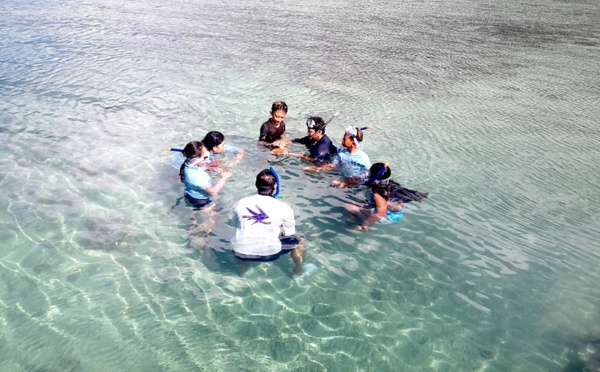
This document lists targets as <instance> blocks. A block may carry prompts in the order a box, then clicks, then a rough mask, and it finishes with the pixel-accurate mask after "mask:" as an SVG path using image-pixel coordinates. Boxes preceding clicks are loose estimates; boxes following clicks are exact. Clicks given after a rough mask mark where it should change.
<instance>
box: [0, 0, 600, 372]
mask: <svg viewBox="0 0 600 372" xmlns="http://www.w3.org/2000/svg"><path fill="white" fill-rule="evenodd" d="M599 13H600V10H599V8H598V5H597V4H596V3H594V2H591V1H590V2H586V1H582V2H544V1H538V2H536V3H534V4H524V3H519V2H511V3H503V4H496V3H492V2H473V3H468V2H453V3H442V2H425V3H423V2H415V3H411V2H406V3H401V4H394V3H391V2H378V3H374V2H372V3H364V2H360V3H353V2H344V3H333V2H324V3H310V2H299V3H298V2H294V3H290V2H279V3H271V4H262V3H259V2H246V3H244V4H243V5H240V4H235V3H227V2H226V3H222V2H200V1H198V2H192V3H190V2H179V3H170V4H162V3H153V2H150V1H145V2H139V3H135V4H128V3H120V2H103V3H102V4H96V3H95V2H79V3H75V2H68V1H50V2H43V3H42V2H35V1H34V2H29V3H25V4H23V3H21V2H12V1H8V2H3V3H2V5H0V94H1V95H2V99H1V100H0V153H1V154H2V156H1V157H0V170H1V172H0V174H1V176H0V190H1V194H0V196H1V198H0V206H1V208H0V227H1V228H0V238H2V239H1V241H2V242H3V243H2V249H1V250H0V253H1V254H0V275H1V278H2V279H1V280H0V321H1V322H0V324H1V326H0V335H1V340H2V342H0V366H1V369H2V370H7V371H8V370H10V371H28V370H40V369H46V370H57V371H58V370H60V371H68V370H71V371H79V370H85V371H94V370H97V371H105V370H144V371H168V370H177V371H179V370H223V371H229V370H315V371H318V370H332V371H334V370H343V371H351V370H369V371H382V370H390V371H396V370H440V371H444V370H522V371H531V370H556V371H561V370H577V368H579V367H580V366H581V365H582V364H581V363H583V362H582V361H581V360H578V358H579V359H588V360H590V359H593V358H594V356H593V355H592V354H593V353H592V352H591V351H590V350H593V348H594V342H593V339H594V338H596V339H597V338H598V337H600V327H599V326H598V324H600V323H599V319H598V313H599V312H598V308H599V307H600V301H599V300H598V298H599V296H598V294H599V290H598V285H597V283H598V279H599V276H600V275H599V274H600V273H599V271H598V267H599V266H598V264H599V261H600V255H599V253H598V248H599V246H598V243H597V242H598V240H599V238H600V236H599V235H600V233H599V229H598V225H599V218H600V217H599V215H600V214H599V211H600V197H599V196H598V185H599V184H600V182H599V176H598V174H600V173H599V171H600V169H599V168H600V166H599V164H600V162H599V160H600V151H599V150H598V148H600V146H599V144H600V129H599V128H598V120H597V118H598V117H599V114H600V112H599V111H600V110H599V109H598V107H599V105H598V101H599V99H598V97H599V96H600V89H599V88H598V87H599V86H600V84H599V81H598V76H599V68H598V63H597V61H598V57H599V55H600V52H599V45H600V44H599V43H600V41H599V35H600V30H599V28H598V25H597V19H598V15H599ZM276 99H284V100H285V101H286V102H287V103H288V104H289V105H290V112H289V114H288V117H287V119H286V123H288V127H289V133H290V134H291V135H300V134H301V133H302V132H303V129H304V126H303V122H304V119H305V118H306V117H307V116H308V115H310V114H319V115H322V116H325V117H327V116H329V115H331V114H333V113H334V112H336V111H339V112H340V113H341V114H340V116H339V118H338V119H336V121H334V122H332V124H331V125H330V127H329V128H328V133H329V134H330V135H331V137H332V138H334V139H335V140H337V142H338V143H339V138H340V137H341V135H342V132H343V128H344V126H345V125H346V124H347V123H360V124H368V125H371V126H373V127H375V129H374V130H373V131H370V132H368V133H367V135H366V139H365V141H364V142H363V143H364V144H363V149H364V150H365V151H366V152H367V153H368V154H369V155H370V157H371V159H372V160H374V161H383V160H387V161H389V162H390V164H391V166H392V169H393V172H394V173H393V175H394V178H395V179H396V180H398V181H400V182H401V183H403V184H405V185H407V186H413V187H415V188H418V189H422V190H425V191H429V192H430V193H431V196H430V199H428V200H427V201H426V202H425V203H421V204H415V205H410V206H409V208H408V210H407V212H406V214H405V219H404V221H403V222H402V223H401V224H400V225H398V226H393V227H390V226H387V227H385V226H384V227H376V228H373V229H372V230H371V231H369V232H368V233H366V234H365V233H359V232H354V231H350V230H347V229H345V228H344V222H343V219H344V217H343V213H342V206H343V205H344V203H345V202H346V201H347V200H349V199H356V200H359V199H357V198H360V197H361V195H360V193H357V194H352V193H350V194H347V193H345V192H343V191H340V190H336V189H332V188H329V187H328V185H329V182H330V181H331V179H332V177H333V176H331V175H326V174H316V175H315V174H309V173H307V172H305V171H304V170H303V166H304V164H302V163H300V162H297V161H295V160H292V159H275V158H274V157H271V156H269V155H267V154H266V153H264V152H263V151H261V150H260V149H258V148H257V147H256V144H255V139H256V137H257V135H258V129H259V126H260V123H262V122H263V121H264V120H265V119H266V118H267V117H268V109H269V107H270V103H271V102H272V101H273V100H276ZM208 130H220V131H222V132H224V133H225V134H226V135H227V136H228V140H229V142H230V143H232V144H236V145H239V146H241V147H244V148H246V151H247V155H246V157H245V159H244V161H243V162H242V163H241V164H240V166H239V167H237V168H236V169H235V171H234V177H233V178H232V180H231V182H230V183H229V184H228V186H227V187H226V189H225V192H224V193H223V195H221V196H220V197H219V204H220V208H221V210H222V213H221V216H222V218H221V220H220V224H219V226H218V228H216V229H215V231H214V232H213V235H212V236H211V237H210V239H209V240H208V245H209V246H210V249H206V250H204V251H201V252H199V251H196V250H194V249H192V248H191V247H190V246H189V237H188V234H187V221H188V217H189V211H188V210H187V209H185V208H183V207H175V208H174V209H173V210H171V206H172V205H174V204H175V203H176V200H177V198H179V197H180V196H181V193H182V187H181V184H180V183H179V182H178V181H177V179H176V172H175V171H174V169H173V168H172V167H171V165H170V161H171V157H172V156H171V155H170V154H168V153H167V152H166V151H165V149H166V148H167V147H170V146H182V145H184V144H185V143H186V142H187V141H189V140H192V139H200V138H201V137H202V136H203V135H204V134H205V133H206V132H207V131H208ZM269 165H274V166H276V167H277V168H278V169H279V170H280V173H281V176H282V178H283V180H284V184H283V190H282V196H281V197H282V199H283V200H285V201H286V202H289V203H290V204H292V205H293V206H294V208H295V210H296V216H297V222H298V229H299V230H301V231H302V232H304V234H305V235H306V236H307V238H308V239H309V245H308V248H309V250H310V251H309V254H308V256H307V259H308V260H309V261H311V262H313V263H316V264H317V265H318V266H319V271H318V272H317V273H316V274H315V275H313V276H312V277H309V278H308V279H307V280H306V281H305V282H303V283H295V282H293V281H292V280H290V270H291V263H290V262H288V261H287V260H285V259H284V260H280V261H278V262H275V263H273V264H266V265H261V266H259V267H257V268H255V269H254V271H253V272H252V273H251V274H250V275H249V277H248V278H245V279H242V278H239V277H238V276H237V272H236V268H235V265H234V264H233V262H232V260H231V256H230V254H229V252H228V244H227V241H228V240H229V239H230V237H231V236H232V234H233V227H232V224H231V221H230V212H229V211H230V210H231V207H232V206H233V204H234V203H235V201H236V200H238V199H239V198H241V197H243V196H246V195H249V194H252V193H253V192H254V189H253V187H252V183H253V178H254V176H255V174H256V173H257V171H259V170H260V169H263V168H266V167H268V166H269ZM590 339H592V341H590ZM590 345H591V346H590ZM596 346H597V345H596ZM596 358H597V354H596ZM596 363H597V359H596ZM595 366H597V364H595ZM579 369H581V368H579Z"/></svg>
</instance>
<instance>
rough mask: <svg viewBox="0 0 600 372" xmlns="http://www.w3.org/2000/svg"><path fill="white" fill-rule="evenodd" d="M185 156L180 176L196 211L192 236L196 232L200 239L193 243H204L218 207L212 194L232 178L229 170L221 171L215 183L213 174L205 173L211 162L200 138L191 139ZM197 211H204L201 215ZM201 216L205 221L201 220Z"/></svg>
mask: <svg viewBox="0 0 600 372" xmlns="http://www.w3.org/2000/svg"><path fill="white" fill-rule="evenodd" d="M183 155H184V157H185V158H186V160H185V161H184V163H183V164H182V165H181V168H180V169H179V177H180V179H181V182H183V184H184V185H185V188H184V198H185V202H186V204H187V205H188V206H191V207H192V208H193V210H194V212H193V213H192V218H191V220H192V221H193V222H192V227H191V229H190V235H192V236H194V235H196V237H197V238H200V240H198V239H196V240H198V241H196V242H195V243H194V245H195V246H196V247H199V246H201V245H202V244H203V237H204V236H206V235H208V234H209V233H210V232H211V231H212V229H213V227H214V225H215V218H214V217H215V216H214V214H215V210H214V204H213V196H215V195H217V194H218V193H219V192H220V191H221V189H222V188H223V186H225V182H226V181H227V179H228V178H229V177H231V173H230V172H225V171H223V172H221V179H220V180H219V182H217V184H216V185H214V186H213V184H212V181H211V179H210V175H209V174H208V173H207V172H206V165H207V164H208V162H209V161H210V160H209V159H210V153H209V152H208V150H207V149H206V147H205V146H204V145H203V144H202V142H199V141H192V142H190V143H188V144H187V145H186V146H185V147H184V148H183ZM196 211H202V213H201V214H198V213H196ZM200 219H202V220H204V222H202V223H200V222H199V220H200Z"/></svg>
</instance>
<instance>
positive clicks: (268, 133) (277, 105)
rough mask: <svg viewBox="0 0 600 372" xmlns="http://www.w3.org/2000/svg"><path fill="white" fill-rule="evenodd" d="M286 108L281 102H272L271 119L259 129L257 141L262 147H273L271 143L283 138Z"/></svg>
mask: <svg viewBox="0 0 600 372" xmlns="http://www.w3.org/2000/svg"><path fill="white" fill-rule="evenodd" d="M287 112H288V107H287V105H286V103H285V102H283V101H276V102H273V104H272V105H271V118H270V119H269V120H267V121H265V122H264V123H263V125H262V126H261V127H260V135H259V137H258V141H259V143H260V144H261V145H263V146H268V147H273V142H275V141H280V140H282V139H283V138H284V133H285V122H284V121H283V120H284V119H285V117H286V115H287Z"/></svg>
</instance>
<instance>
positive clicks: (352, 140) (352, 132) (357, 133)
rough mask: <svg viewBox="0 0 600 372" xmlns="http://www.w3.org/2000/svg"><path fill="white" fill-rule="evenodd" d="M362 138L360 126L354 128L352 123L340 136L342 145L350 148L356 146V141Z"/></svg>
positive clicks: (360, 140)
mask: <svg viewBox="0 0 600 372" xmlns="http://www.w3.org/2000/svg"><path fill="white" fill-rule="evenodd" d="M362 140H363V131H362V130H360V128H355V127H353V126H352V125H349V126H348V127H347V128H346V131H345V132H344V137H343V138H342V146H344V147H345V148H347V149H351V148H353V147H355V146H356V147H358V143H359V142H362Z"/></svg>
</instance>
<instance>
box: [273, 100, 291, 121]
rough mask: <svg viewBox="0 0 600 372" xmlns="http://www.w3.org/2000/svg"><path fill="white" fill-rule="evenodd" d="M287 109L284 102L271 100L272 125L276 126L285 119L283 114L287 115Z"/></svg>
mask: <svg viewBox="0 0 600 372" xmlns="http://www.w3.org/2000/svg"><path fill="white" fill-rule="evenodd" d="M287 111H288V107H287V105H286V104H285V102H283V101H276V102H273V104H272V105H271V122H272V123H273V125H275V126H276V127H278V126H279V125H280V124H281V123H282V122H283V120H284V119H285V116H286V115H287Z"/></svg>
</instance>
